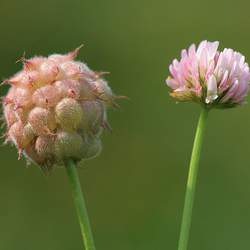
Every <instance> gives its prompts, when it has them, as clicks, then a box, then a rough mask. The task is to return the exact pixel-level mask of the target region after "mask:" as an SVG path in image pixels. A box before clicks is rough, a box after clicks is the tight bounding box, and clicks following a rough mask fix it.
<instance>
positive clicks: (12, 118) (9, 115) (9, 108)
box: [4, 103, 17, 128]
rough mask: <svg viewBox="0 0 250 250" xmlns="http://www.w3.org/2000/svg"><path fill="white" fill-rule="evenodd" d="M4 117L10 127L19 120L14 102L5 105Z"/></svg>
mask: <svg viewBox="0 0 250 250" xmlns="http://www.w3.org/2000/svg"><path fill="white" fill-rule="evenodd" d="M4 117H5V120H6V123H7V127H8V128H9V127H10V126H11V125H13V124H14V123H15V122H16V121H17V118H16V114H15V111H14V104H12V103H10V104H7V105H6V106H5V109H4Z"/></svg>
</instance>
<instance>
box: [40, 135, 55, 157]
mask: <svg viewBox="0 0 250 250" xmlns="http://www.w3.org/2000/svg"><path fill="white" fill-rule="evenodd" d="M54 141H55V138H54V136H51V135H40V136H38V137H37V139H36V143H35V150H36V153H37V155H38V156H39V157H40V158H41V159H46V158H52V157H53V155H54V153H55V149H54Z"/></svg>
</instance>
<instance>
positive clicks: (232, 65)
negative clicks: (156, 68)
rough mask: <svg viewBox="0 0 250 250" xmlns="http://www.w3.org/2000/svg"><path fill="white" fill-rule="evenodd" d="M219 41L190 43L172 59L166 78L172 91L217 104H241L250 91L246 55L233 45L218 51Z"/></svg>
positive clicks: (181, 95)
mask: <svg viewBox="0 0 250 250" xmlns="http://www.w3.org/2000/svg"><path fill="white" fill-rule="evenodd" d="M218 46H219V42H208V41H202V42H201V43H200V44H199V46H198V48H197V49H196V48H195V45H194V44H193V45H191V46H190V47H189V49H188V51H187V50H183V51H182V53H181V59H180V61H178V60H177V59H174V60H173V63H172V64H171V65H170V67H169V70H170V73H171V77H168V79H167V80H166V83H167V85H168V86H169V87H170V88H171V89H172V90H173V91H172V93H171V95H172V96H173V97H175V98H177V99H178V100H181V101H189V100H194V101H197V102H201V103H204V104H206V105H209V106H211V105H217V107H220V106H221V107H226V106H234V105H237V104H242V103H244V101H245V97H246V96H247V94H248V91H249V81H250V73H249V67H248V64H247V63H246V62H245V57H244V56H243V55H242V54H240V53H239V52H235V51H233V50H232V49H224V50H223V51H222V52H220V51H218Z"/></svg>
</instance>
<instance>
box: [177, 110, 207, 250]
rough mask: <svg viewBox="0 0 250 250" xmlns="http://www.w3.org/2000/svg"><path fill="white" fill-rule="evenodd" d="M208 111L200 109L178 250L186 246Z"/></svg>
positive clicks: (183, 249)
mask: <svg viewBox="0 0 250 250" xmlns="http://www.w3.org/2000/svg"><path fill="white" fill-rule="evenodd" d="M208 111H209V110H208V109H206V108H203V109H202V111H201V114H200V118H199V121H198V125H197V129H196V134H195V139H194V144H193V150H192V155H191V161H190V165H189V174H188V180H187V186H186V195H185V202H184V209H183V215H182V223H181V232H180V238H179V247H178V250H187V246H188V238H189V232H190V227H191V220H192V210H193V203H194V196H195V187H196V182H197V175H198V169H199V161H200V155H201V147H202V143H203V138H204V131H205V127H206V121H207V116H208Z"/></svg>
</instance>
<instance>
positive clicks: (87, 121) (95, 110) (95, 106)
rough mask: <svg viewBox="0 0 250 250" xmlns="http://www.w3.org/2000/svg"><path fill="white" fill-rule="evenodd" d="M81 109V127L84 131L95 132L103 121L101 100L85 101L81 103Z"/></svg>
mask: <svg viewBox="0 0 250 250" xmlns="http://www.w3.org/2000/svg"><path fill="white" fill-rule="evenodd" d="M81 105H82V109H83V113H84V115H83V117H82V121H81V127H82V128H83V129H84V130H85V131H89V132H90V133H93V134H97V133H98V131H99V130H100V129H101V128H102V124H103V121H104V113H105V107H104V104H103V103H102V102H101V101H85V102H82V103H81Z"/></svg>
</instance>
